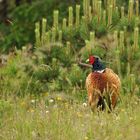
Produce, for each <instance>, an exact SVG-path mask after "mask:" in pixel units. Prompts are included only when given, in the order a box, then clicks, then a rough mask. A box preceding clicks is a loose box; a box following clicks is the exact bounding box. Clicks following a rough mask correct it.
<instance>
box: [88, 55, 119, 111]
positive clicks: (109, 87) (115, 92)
mask: <svg viewBox="0 0 140 140" xmlns="http://www.w3.org/2000/svg"><path fill="white" fill-rule="evenodd" d="M88 62H89V63H90V64H91V65H92V72H91V73H90V74H89V75H88V76H87V78H86V89H87V92H88V103H89V105H90V106H91V108H92V110H94V109H95V108H98V107H100V109H102V110H103V109H105V107H106V106H105V99H106V98H107V97H108V99H109V100H108V107H109V108H110V110H112V109H113V108H114V107H115V105H116V103H117V100H118V97H119V93H120V88H121V82H120V79H119V77H118V75H117V74H115V73H114V72H113V70H111V69H109V68H106V67H105V65H103V63H102V62H101V61H100V59H99V58H98V57H95V56H90V57H89V59H88Z"/></svg>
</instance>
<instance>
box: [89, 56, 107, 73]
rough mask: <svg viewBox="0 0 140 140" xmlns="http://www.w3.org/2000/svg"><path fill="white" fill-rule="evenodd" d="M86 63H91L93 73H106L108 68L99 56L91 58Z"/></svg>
mask: <svg viewBox="0 0 140 140" xmlns="http://www.w3.org/2000/svg"><path fill="white" fill-rule="evenodd" d="M86 62H89V63H90V64H91V65H92V70H93V71H98V72H99V71H104V70H105V68H106V67H105V65H104V64H103V62H102V61H101V59H100V58H99V57H97V56H89V59H87V61H86Z"/></svg>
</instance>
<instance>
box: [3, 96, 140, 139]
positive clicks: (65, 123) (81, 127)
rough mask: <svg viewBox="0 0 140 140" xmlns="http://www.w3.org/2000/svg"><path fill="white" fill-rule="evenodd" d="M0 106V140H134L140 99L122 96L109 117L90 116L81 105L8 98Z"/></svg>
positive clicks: (138, 127)
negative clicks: (0, 106)
mask: <svg viewBox="0 0 140 140" xmlns="http://www.w3.org/2000/svg"><path fill="white" fill-rule="evenodd" d="M8 98H9V99H8V101H5V100H3V99H1V100H0V103H1V104H3V107H2V108H0V115H1V117H0V132H1V133H0V139H1V140H12V139H13V140H27V139H28V140H32V139H33V140H94V139H95V140H101V139H104V140H110V139H114V140H122V139H125V140H130V139H133V140H138V139H140V136H139V132H140V108H139V105H140V99H139V98H138V97H137V96H134V95H133V96H129V95H128V96H122V101H120V102H119V103H118V105H117V107H116V109H115V110H114V112H113V113H110V114H108V113H107V112H106V111H104V112H94V113H93V112H91V110H90V108H89V106H86V104H85V103H84V104H83V101H79V102H77V101H75V100H73V102H72V103H70V102H69V99H68V98H66V97H64V96H63V94H62V96H61V94H59V96H58V95H57V97H56V99H54V98H53V99H52V98H50V97H49V96H48V95H47V96H44V97H41V98H40V99H34V98H31V97H27V96H26V97H25V98H16V99H15V98H13V97H10V96H9V97H8Z"/></svg>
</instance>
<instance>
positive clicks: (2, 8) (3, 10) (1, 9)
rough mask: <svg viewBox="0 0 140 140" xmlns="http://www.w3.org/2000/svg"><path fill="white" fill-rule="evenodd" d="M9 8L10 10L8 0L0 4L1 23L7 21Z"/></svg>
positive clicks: (3, 0)
mask: <svg viewBox="0 0 140 140" xmlns="http://www.w3.org/2000/svg"><path fill="white" fill-rule="evenodd" d="M7 8H8V3H7V0H2V1H1V2H0V22H3V21H6V19H7Z"/></svg>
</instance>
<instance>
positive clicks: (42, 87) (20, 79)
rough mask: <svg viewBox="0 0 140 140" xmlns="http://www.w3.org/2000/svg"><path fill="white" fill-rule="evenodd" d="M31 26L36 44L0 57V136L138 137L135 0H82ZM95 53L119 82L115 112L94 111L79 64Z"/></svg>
mask: <svg viewBox="0 0 140 140" xmlns="http://www.w3.org/2000/svg"><path fill="white" fill-rule="evenodd" d="M61 12H63V11H58V10H54V12H53V17H52V19H53V20H52V23H49V22H48V20H47V18H45V17H44V18H43V19H41V20H40V21H38V22H36V23H35V30H34V33H35V43H34V44H31V43H28V44H26V45H24V46H22V49H18V48H17V47H15V46H14V47H13V48H12V49H11V50H10V51H9V53H8V54H7V55H6V54H2V55H1V59H0V60H1V61H0V139H2V140H12V139H13V140H15V139H19V140H20V139H23V140H28V139H29V140H30V139H33V140H34V139H35V140H43V139H44V140H101V139H104V140H110V139H112V140H123V139H126V140H130V139H133V140H139V139H140V108H139V105H140V86H139V85H140V75H139V69H140V41H139V40H140V35H139V34H140V31H139V28H140V16H139V1H138V0H136V1H135V2H134V1H133V0H129V2H128V5H127V6H122V5H120V4H119V3H118V1H117V0H116V1H115V0H107V1H100V0H99V1H98V0H93V1H90V0H83V1H82V3H81V5H79V4H77V5H75V6H74V7H72V6H70V7H68V9H67V17H61V16H59V15H61ZM91 54H93V55H97V56H99V57H100V58H101V59H102V60H103V62H104V64H105V65H106V66H107V67H109V68H111V69H113V71H114V72H115V73H117V74H118V76H119V77H120V79H121V93H120V97H119V101H118V103H117V106H116V108H115V110H113V111H112V112H111V113H108V110H105V111H95V112H92V111H91V109H90V106H89V105H88V103H87V101H88V99H87V98H88V97H87V92H86V89H85V79H86V77H87V75H88V74H89V73H90V72H91V69H89V68H85V67H82V66H80V65H79V62H83V63H86V62H85V61H86V59H87V58H88V57H89V55H91Z"/></svg>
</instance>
